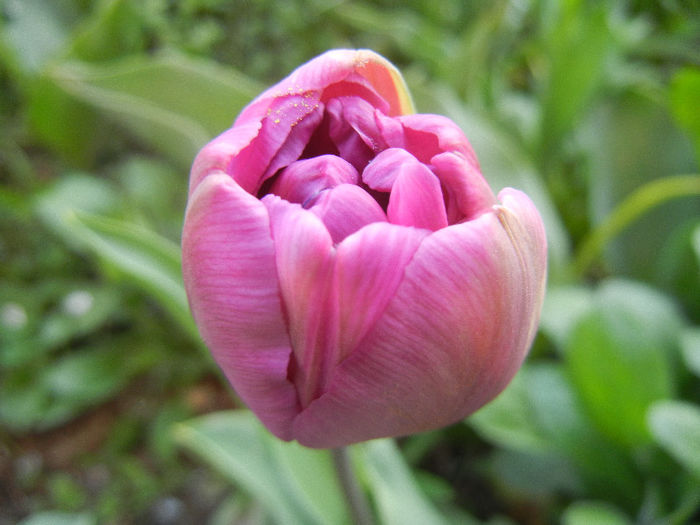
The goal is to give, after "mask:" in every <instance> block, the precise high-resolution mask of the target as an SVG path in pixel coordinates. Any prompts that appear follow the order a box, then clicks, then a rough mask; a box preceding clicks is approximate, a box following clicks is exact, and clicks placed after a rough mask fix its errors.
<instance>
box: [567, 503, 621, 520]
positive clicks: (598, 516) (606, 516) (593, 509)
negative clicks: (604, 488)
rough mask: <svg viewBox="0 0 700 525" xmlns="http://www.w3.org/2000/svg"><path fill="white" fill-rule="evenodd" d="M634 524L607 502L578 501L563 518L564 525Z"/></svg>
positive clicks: (568, 509)
mask: <svg viewBox="0 0 700 525" xmlns="http://www.w3.org/2000/svg"><path fill="white" fill-rule="evenodd" d="M630 523H632V522H631V521H630V520H629V518H627V516H625V514H624V513H623V512H622V511H621V510H618V509H617V508H615V507H614V506H612V505H611V504H609V503H606V502H598V501H577V502H575V503H572V504H571V505H570V506H569V507H568V508H567V509H566V510H565V511H564V515H563V516H562V524H563V525H629V524H630Z"/></svg>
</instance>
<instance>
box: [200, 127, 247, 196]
mask: <svg viewBox="0 0 700 525" xmlns="http://www.w3.org/2000/svg"><path fill="white" fill-rule="evenodd" d="M260 126H261V124H260V122H250V123H247V124H245V125H241V126H236V127H233V128H231V129H229V130H227V131H224V132H223V133H222V134H221V135H219V136H218V137H216V138H215V139H214V140H212V141H211V142H209V144H207V145H206V146H204V148H202V149H201V150H200V152H199V153H198V154H197V156H196V157H195V159H194V163H193V164H192V170H191V171H190V188H189V196H190V197H192V192H194V190H195V189H196V188H197V186H198V185H199V183H200V182H202V180H203V179H204V177H206V176H207V175H209V174H210V173H214V172H217V171H221V172H225V171H226V170H227V168H228V166H229V163H230V162H231V158H233V157H234V156H235V155H238V153H239V152H240V151H241V150H242V149H243V148H245V147H246V146H248V145H249V144H250V143H251V141H252V140H253V139H254V138H255V137H256V136H257V134H258V132H259V131H260Z"/></svg>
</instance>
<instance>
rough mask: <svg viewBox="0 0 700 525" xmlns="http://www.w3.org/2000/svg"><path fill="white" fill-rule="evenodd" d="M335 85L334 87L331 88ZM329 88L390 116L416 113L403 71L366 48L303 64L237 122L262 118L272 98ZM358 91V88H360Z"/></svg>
mask: <svg viewBox="0 0 700 525" xmlns="http://www.w3.org/2000/svg"><path fill="white" fill-rule="evenodd" d="M331 87H333V88H334V89H333V90H331V89H329V88H331ZM324 90H327V91H326V93H325V96H324V100H329V99H330V98H331V97H339V96H348V95H357V94H358V93H359V92H360V91H361V90H364V93H362V94H363V95H364V96H363V98H366V99H367V100H368V102H370V103H372V105H373V106H374V107H377V108H380V109H381V110H382V111H383V112H384V113H386V114H387V115H403V114H407V113H412V112H413V103H412V102H411V97H410V95H409V92H408V88H407V87H406V84H405V83H404V81H403V77H402V76H401V73H399V71H398V70H397V69H396V68H395V67H394V66H393V64H391V63H390V62H389V61H388V60H386V59H385V58H384V57H382V56H380V55H378V54H377V53H375V52H373V51H370V50H366V49H360V50H355V49H335V50H331V51H327V52H326V53H323V54H322V55H320V56H318V57H316V58H314V59H313V60H311V61H309V62H307V63H306V64H303V65H301V66H300V67H298V68H297V69H295V70H294V71H292V73H290V74H289V76H287V77H286V78H284V79H283V80H282V81H280V82H279V83H278V84H276V85H274V86H272V87H271V88H269V89H267V90H266V91H264V92H263V93H262V94H261V95H260V96H258V97H257V98H256V99H255V100H254V101H253V102H252V103H251V104H250V105H249V106H247V107H246V108H245V109H244V110H243V112H241V115H240V116H239V117H238V119H236V122H235V125H236V126H237V125H239V124H240V123H244V122H247V121H249V120H259V119H261V118H262V117H263V116H264V114H265V112H266V110H267V107H268V106H269V104H270V101H271V100H274V99H276V98H279V97H284V96H288V95H303V94H308V93H311V92H315V93H319V94H320V93H321V92H323V91H324ZM358 90H359V91H358Z"/></svg>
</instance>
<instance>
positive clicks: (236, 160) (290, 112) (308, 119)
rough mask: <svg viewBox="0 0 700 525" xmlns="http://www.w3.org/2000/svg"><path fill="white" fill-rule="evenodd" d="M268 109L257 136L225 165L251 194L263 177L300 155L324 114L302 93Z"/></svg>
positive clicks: (320, 107)
mask: <svg viewBox="0 0 700 525" xmlns="http://www.w3.org/2000/svg"><path fill="white" fill-rule="evenodd" d="M267 111H268V113H267V114H266V115H265V117H263V119H262V121H261V124H260V131H259V132H258V135H257V136H256V137H255V139H253V140H252V141H251V142H250V144H249V145H248V146H246V147H245V148H243V149H241V151H240V152H239V153H238V154H237V155H236V156H234V157H232V158H231V161H230V164H229V165H228V166H227V168H226V172H227V173H230V174H231V176H232V177H233V178H234V179H236V182H238V183H239V184H240V185H241V187H242V188H243V189H244V190H246V191H247V192H248V193H251V194H253V195H255V194H257V192H258V191H259V189H260V186H261V185H262V183H263V182H264V180H265V179H266V178H268V177H270V176H272V175H273V174H274V173H275V172H276V171H277V170H279V169H281V168H283V167H285V166H286V165H288V164H290V163H291V162H293V161H295V160H297V159H298V158H299V156H300V155H301V153H302V152H303V151H304V148H305V147H306V144H307V142H308V140H309V138H310V137H311V135H312V134H313V132H314V130H315V129H316V127H317V126H318V124H319V123H320V122H321V119H322V117H323V106H322V104H321V103H320V102H319V101H318V100H317V99H309V98H307V97H303V96H294V97H292V96H290V97H285V98H281V99H277V100H275V101H273V103H272V104H271V105H270V107H269V108H268V110H267ZM235 127H236V126H234V128H235Z"/></svg>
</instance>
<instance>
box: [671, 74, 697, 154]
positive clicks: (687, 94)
mask: <svg viewBox="0 0 700 525" xmlns="http://www.w3.org/2000/svg"><path fill="white" fill-rule="evenodd" d="M670 98H671V109H672V111H673V116H674V117H675V118H676V120H677V121H678V122H679V123H680V124H681V126H683V127H684V128H685V129H686V130H687V131H688V133H689V134H690V136H691V137H692V139H693V142H694V143H695V153H696V155H697V158H698V161H699V162H700V113H699V112H698V107H700V70H698V69H697V68H692V67H685V68H683V69H681V70H680V71H679V72H678V73H676V75H675V76H674V77H673V81H672V82H671V93H670Z"/></svg>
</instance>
